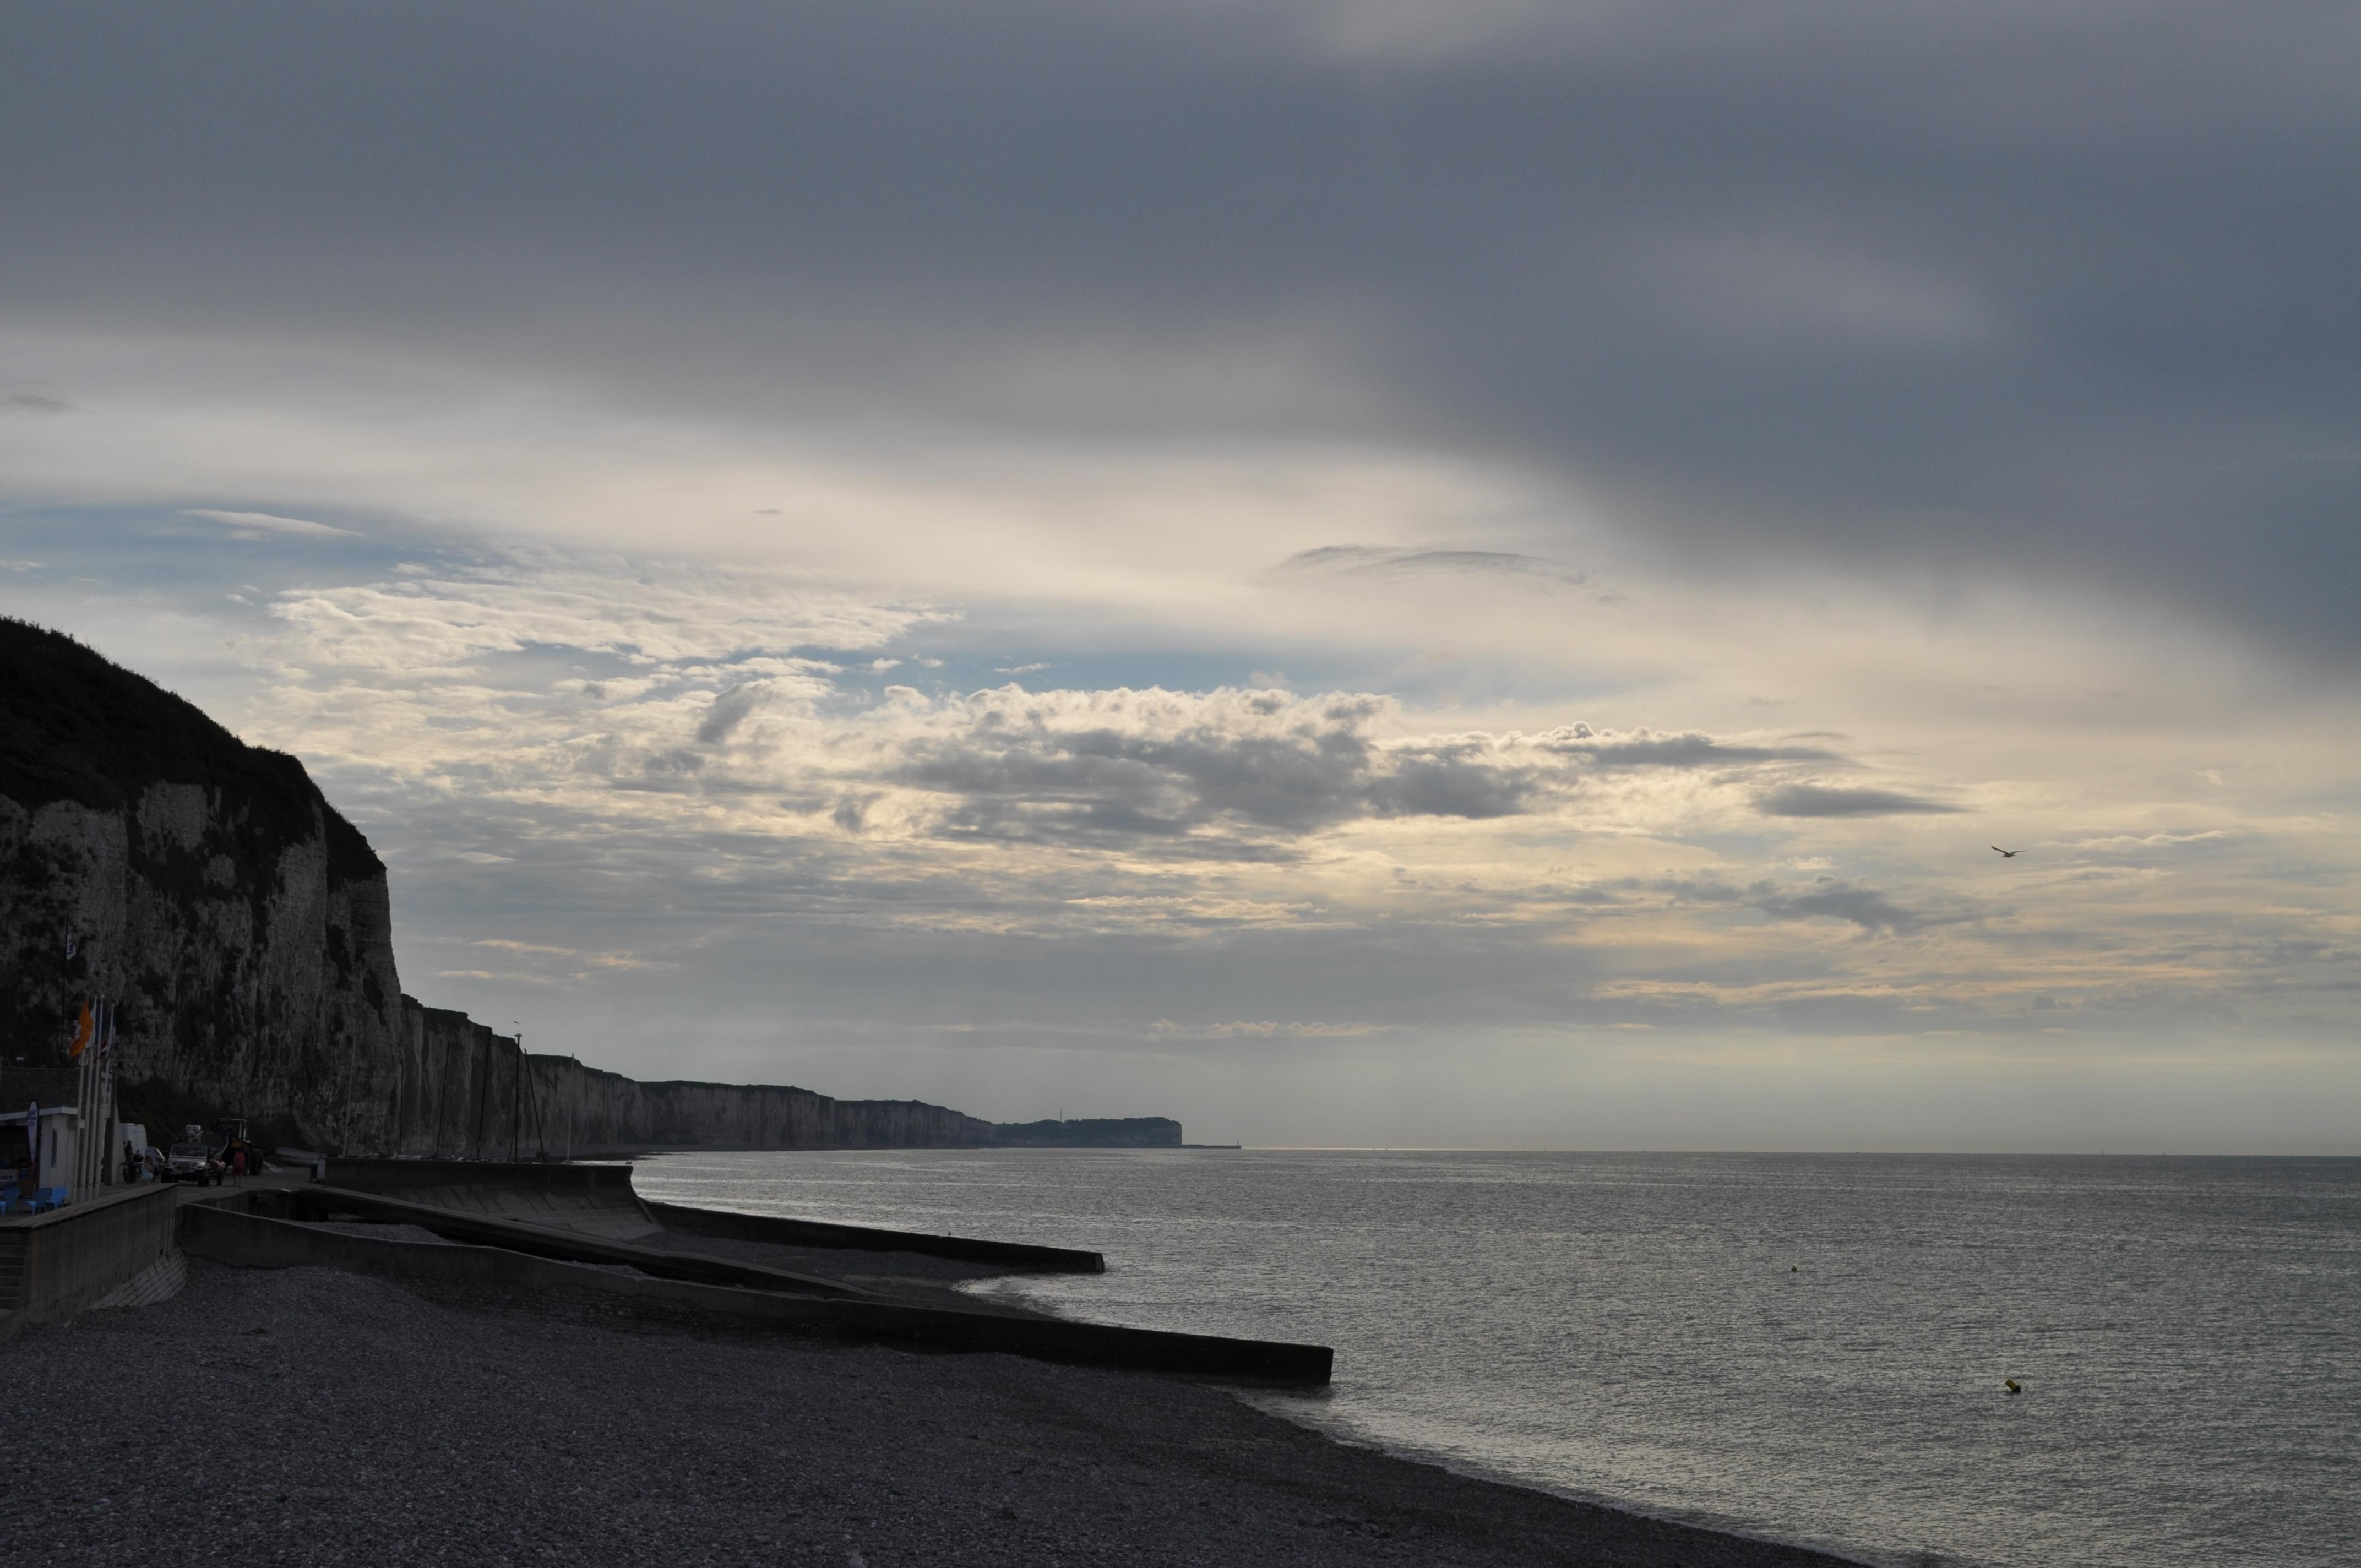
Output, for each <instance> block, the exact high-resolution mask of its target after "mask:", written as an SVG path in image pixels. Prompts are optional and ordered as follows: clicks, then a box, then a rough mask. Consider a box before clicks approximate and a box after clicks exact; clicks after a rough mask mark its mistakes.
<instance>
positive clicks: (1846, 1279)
mask: <svg viewBox="0 0 2361 1568" xmlns="http://www.w3.org/2000/svg"><path fill="white" fill-rule="evenodd" d="M638 1182H639V1186H640V1189H641V1190H642V1192H644V1193H646V1194H647V1195H648V1196H650V1197H660V1198H664V1199H668V1200H671V1201H679V1202H693V1203H701V1204H707V1205H710V1206H713V1207H717V1208H726V1209H738V1210H743V1211H747V1212H756V1213H779V1214H798V1215H804V1216H808V1217H811V1218H816V1219H830V1220H841V1221H849V1222H854V1223H870V1224H883V1225H892V1226H897V1227H902V1228H907V1229H919V1230H932V1231H950V1232H957V1233H961V1234H971V1235H983V1236H992V1237H996V1238H1000V1239H1005V1240H1010V1241H1028V1242H1042V1243H1049V1244H1051V1245H1060V1246H1082V1247H1091V1248H1095V1249H1097V1250H1099V1251H1102V1252H1104V1253H1105V1254H1106V1257H1107V1272H1106V1273H1105V1274H1104V1276H1100V1277H1082V1278H1064V1277H1060V1278H1053V1279H1028V1280H1023V1281H1006V1282H995V1283H994V1284H991V1285H988V1286H986V1287H984V1288H988V1289H993V1290H1001V1291H1006V1292H1008V1293H1010V1294H1012V1295H1016V1296H1019V1297H1022V1298H1023V1299H1027V1300H1029V1301H1033V1302H1035V1303H1037V1304H1040V1305H1043V1306H1047V1307H1049V1308H1052V1309H1054V1310H1058V1311H1059V1312H1061V1313H1063V1314H1066V1315H1069V1316H1073V1317H1082V1318H1093V1319H1097V1320H1099V1321H1105V1322H1116V1323H1131V1324H1137V1325H1140V1326H1143V1327H1149V1328H1167V1329H1184V1330H1191V1331H1194V1332H1209V1333H1231V1334H1246V1335H1252V1336H1255V1337H1257V1338H1264V1339H1288V1340H1309V1341H1315V1342H1319V1343H1326V1344H1331V1345H1334V1347H1335V1349H1336V1380H1335V1385H1334V1388H1333V1389H1332V1390H1330V1391H1329V1392H1327V1393H1326V1394H1324V1395H1320V1396H1314V1397H1293V1396H1254V1398H1256V1399H1257V1402H1258V1403H1265V1404H1268V1406H1269V1407H1270V1408H1273V1409H1279V1410H1282V1411H1283V1412H1285V1413H1287V1414H1289V1415H1291V1416H1293V1417H1294V1418H1296V1419H1298V1420H1305V1421H1309V1422H1311V1423H1312V1424H1314V1425H1317V1426H1320V1427H1322V1428H1324V1429H1326V1430H1328V1431H1334V1432H1335V1433H1337V1434H1338V1435H1341V1436H1345V1437H1348V1438H1351V1439H1355V1440H1357V1441H1361V1442H1370V1443H1374V1444H1378V1445H1380V1446H1383V1447H1386V1448H1389V1449H1392V1450H1394V1451H1396V1452H1399V1453H1410V1454H1413V1455H1416V1456H1420V1457H1425V1458H1432V1459H1437V1460H1441V1461H1443V1462H1444V1463H1447V1464H1452V1465H1454V1466H1455V1467H1457V1468H1461V1469H1466V1470H1471V1471H1476V1472H1478V1473H1482V1474H1487V1475H1497V1476H1501V1477H1505V1478H1508V1479H1511V1480H1517V1481H1521V1482H1524V1483H1527V1484H1531V1485H1535V1486H1545V1487H1549V1488H1552V1489H1554V1490H1557V1491H1561V1492H1565V1493H1571V1494H1574V1495H1576V1496H1580V1497H1592V1498H1598V1499H1603V1500H1606V1501H1610V1502H1615V1503H1620V1504H1624V1505H1627V1506H1631V1507H1634V1508H1642V1509H1644V1510H1647V1511H1649V1512H1653V1513H1659V1514H1664V1515H1668V1516H1671V1517H1675V1518H1679V1519H1690V1520H1695V1521H1697V1522H1700V1523H1706V1524H1711V1525H1717V1526H1721V1527H1724V1528H1730V1529H1736V1530H1744V1531H1748V1532H1750V1533H1754V1534H1759V1535H1770V1536H1775V1537H1778V1538H1781V1539H1784V1540H1789V1541H1806V1542H1810V1543H1813V1544H1816V1545H1820V1546H1825V1547H1829V1548H1833V1549H1835V1550H1837V1551H1839V1552H1845V1553H1847V1554H1849V1555H1851V1556H1855V1557H1859V1558H1862V1559H1864V1560H1867V1561H1870V1562H1874V1563H1894V1564H1912V1565H1916V1564H1923V1563H1930V1562H1935V1561H1939V1562H1942V1563H1981V1564H1992V1565H1995V1568H1997V1565H2001V1564H2007V1565H2010V1568H2018V1565H2024V1568H2032V1565H2035V1564H2041V1565H2045V1568H2046V1565H2053V1564H2102V1563H2103V1564H2125V1565H2126V1568H2129V1565H2135V1564H2136V1565H2138V1568H2155V1565H2158V1564H2187V1565H2189V1568H2199V1565H2207V1568H2212V1565H2216V1564H2226V1563H2258V1564H2259V1563H2269V1564H2273V1565H2277V1568H2297V1565H2301V1564H2315V1563H2317V1564H2328V1563H2339V1564H2348V1565H2349V1564H2353V1563H2361V1160H2301V1159H2274V1160H2261V1159H2257V1160H2240V1159H2115V1158H2016V1157H1982V1158H1959V1157H1885V1156H1851V1157H1847V1156H1737V1155H1587V1154H1453V1153H1413V1154H1390V1153H1371V1152H1332V1151H1319V1152H1285V1151H1268V1152H1266V1151H1261V1150H1251V1151H1245V1152H1236V1153H1233V1152H1226V1151H1213V1150H1205V1151H1198V1150H1176V1151H1160V1150H1159V1151H1112V1150H1111V1151H1096V1150H1074V1151H1062V1150H1061V1151H1043V1152H1019V1151H985V1152H962V1151H927V1152H916V1151H913V1152H894V1153H830V1154H737V1155H695V1156H668V1157H663V1158H660V1159H655V1160H652V1161H648V1162H645V1163H643V1164H642V1165H641V1167H640V1169H639V1175H638ZM2010 1377H2014V1378H2015V1379H2016V1380H2017V1381H2018V1382H2019V1383H2020V1384H2022V1385H2023V1386H2024V1389H2025V1392H2024V1393H2023V1394H2022V1395H2018V1396H2015V1397H2012V1396H2010V1395H2009V1394H2007V1393H2006V1392H2005V1391H2004V1386H2003V1380H2004V1378H2010Z"/></svg>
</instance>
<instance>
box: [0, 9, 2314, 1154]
mask: <svg viewBox="0 0 2361 1568" xmlns="http://www.w3.org/2000/svg"><path fill="white" fill-rule="evenodd" d="M2356 81H2361V11H2356V9H2355V8H2353V7H2352V6H2350V5H2331V4H2320V5H2272V4H2247V5H2236V6H2230V5H2175V4H2168V3H2161V0H2159V3H2151V4H2128V3H2126V4H2116V3H2111V0H2088V3H2083V4H2070V3H2069V4H2059V3H2058V0H2043V3H2041V4H2032V3H2029V0H2027V3H2022V4H2020V3H2017V0H1992V3H1986V4H1982V5H1969V6H1927V5H1898V4H1893V3H1891V0H1885V3H1879V4H1866V3H1863V4H1848V3H1844V0H1828V3H1820V4H1809V3H1806V4H1796V5H1786V6H1763V5H1752V4H1738V3H1734V0H1733V3H1730V4H1682V3H1679V0H1652V3H1650V4H1644V5H1642V4H1626V3H1600V4H1590V5H1583V4H1576V3H1572V0H1568V3H1565V4H1543V3H1526V0H1324V3H1323V0H1260V3H1258V4H1255V5H1244V4H1227V3H1224V0H1189V3H1185V4H1184V3H1182V0H1103V3H1102V4H1098V5H1079V4H1077V5H1066V4H1052V3H1035V0H1002V3H1001V4H998V5H989V6H968V5H906V4H902V3H900V0H858V3H853V0H844V3H841V4H821V5H796V4H787V3H780V0H770V3H765V4H759V5H758V4H699V3H693V0H675V3H673V4H668V5H662V6H655V5H598V4H589V3H577V4H571V5H542V4H533V5H520V4H512V5H500V4H486V3H484V0H468V3H467V4H465V5H459V4H449V5H441V4H433V3H426V0H402V3H401V4H399V5H375V4H365V3H358V0H354V3H347V4H340V5H334V6H321V5H269V4H254V5H240V6H236V7H214V6H204V5H171V6H156V5H112V4H107V3H104V0H76V3H75V4H71V5H14V6H10V7H8V8H7V9H6V10H5V13H0V214H5V221H0V529H5V534H0V609H5V610H6V611H7V612H10V613H15V614H20V615H25V616H28V617H30V618H32V619H35V620H40V621H43V622H46V623H48V624H50V625H54V626H59V627H61V628H63V629H65V630H70V631H72V632H74V633H75V634H76V635H78V636H81V637H82V638H83V639H85V640H86V641H90V642H92V643H93V645H95V646H96V647H98V648H99V649H100V650H102V651H103V652H106V653H108V654H109V655H110V656H112V657H115V659H117V660H119V661H121V662H123V663H127V664H129V665H130V666H131V667H133V668H135V669H137V670H138V671H140V672H141V673H143V674H148V675H150V676H152V677H154V678H156V679H157V680H159V681H160V682H162V683H163V684H165V685H168V686H170V687H172V688H173V689H175V690H178V691H180V692H181V693H182V694H183V695H185V696H190V697H191V698H192V699H193V700H196V701H198V702H199V703H201V704H203V706H205V707H207V708H208V709H209V710H211V711H212V712H214V714H215V715H217V716H218V717H220V718H222V719H223V720H224V721H225V722H226V723H228V724H230V725H231V726H232V727H233V728H234V729H237V730H238V731H239V732H240V733H241V734H243V735H244V736H245V737H246V738H247V739H248V740H254V741H256V742H258V743H262V744H267V745H271V746H276V747H281V748H284V749H286V750H288V751H293V752H295V753H297V754H298V755H300V756H301V757H302V758H303V759H304V761H305V762H306V763H307V764H308V765H309V766H310V767H311V768H312V770H313V774H314V776H315V777H317V778H318V779H319V780H320V781H321V783H322V784H323V786H324V788H325V789H326V790H327V791H328V793H329V795H330V796H331V798H333V799H334V800H335V801H336V802H337V804H338V805H339V806H342V807H343V808H344V809H345V810H346V813H347V814H348V815H349V816H351V817H353V818H354V819H355V820H356V821H357V822H358V823H359V824H360V825H361V826H362V828H364V830H365V831H367V832H368V834H369V836H370V838H371V839H372V841H373V842H375V843H376V844H377V845H378V846H379V849H380V850H381V851H382V852H383V853H384V854H385V856H386V858H387V860H388V861H389V863H390V866H391V867H392V874H393V895H394V908H395V915H396V920H397V938H398V953H399V959H400V962H401V973H402V977H403V980H404V982H405V985H406V987H407V989H409V990H410V991H411V992H412V993H413V994H415V995H417V996H419V997H420V998H422V999H423V1000H424V1001H427V1002H429V1003H435V1004H439V1005H446V1006H457V1007H462V1008H466V1009H467V1010H468V1011H470V1012H472V1013H474V1014H476V1015H477V1016H478V1017H480V1018H483V1019H486V1020H488V1021H490V1022H493V1023H495V1024H496V1025H500V1026H501V1027H502V1028H503V1029H505V1028H506V1027H507V1026H508V1025H509V1024H510V1022H511V1020H514V1021H515V1022H516V1023H518V1024H519V1025H522V1029H523V1031H524V1034H525V1037H526V1042H527V1045H528V1047H531V1048H533V1049H545V1050H561V1051H570V1052H573V1053H575V1054H577V1055H578V1056H580V1057H582V1058H584V1059H585V1060H587V1061H589V1062H593V1063H596V1064H598V1065H600V1066H605V1067H611V1068H615V1069H620V1070H623V1071H627V1072H631V1073H633V1074H636V1075H639V1076H642V1077H705V1078H720V1079H730V1080H772V1081H792V1082H797V1083H802V1084H805V1085H807V1086H808V1087H811V1088H815V1089H818V1090H821V1091H826V1092H829V1093H833V1094H837V1095H840V1096H846V1097H861V1096H884V1095H892V1096H913V1097H918V1098H924V1099H928V1100H933V1101H939V1102H949V1103H952V1104H955V1105H958V1106H960V1107H961V1108H962V1109H965V1110H968V1111H971V1112H973V1113H978V1114H982V1115H986V1116H991V1117H994V1118H999V1119H1027V1118H1032V1117H1036V1116H1042V1115H1051V1114H1057V1113H1060V1112H1063V1113H1067V1114H1071V1115H1122V1114H1147V1113H1163V1114H1170V1115H1175V1116H1179V1117H1181V1118H1182V1119H1183V1120H1184V1121H1185V1122H1186V1123H1187V1124H1188V1127H1189V1131H1190V1135H1191V1137H1195V1138H1201V1139H1207V1140H1220V1141H1229V1140H1232V1139H1241V1138H1242V1139H1244V1140H1246V1141H1247V1142H1249V1143H1259V1144H1281V1143H1320V1144H1356V1145H1361V1144H1392V1145H1404V1144H1451V1145H1492V1146H1614V1147H1629V1146H1650V1147H1743V1148H1795V1147H1806V1148H1809V1147H1839V1148H1855V1147H1858V1148H1910V1147H1927V1148H1994V1149H2000V1148H2059V1149H2086V1148H2087V1149H2098V1148H2113V1149H2117V1150H2122V1149H2126V1148H2139V1149H2162V1148H2170V1149H2183V1150H2191V1151H2212V1150H2258V1151H2259V1150H2283V1149H2311V1150H2323V1151H2339V1152H2361V883H2356V872H2361V852H2356V840H2355V834H2354V828H2355V813H2356V806H2361V679H2356V675H2361V612H2356V609H2355V604H2354V599H2355V589H2356V585H2361V289H2356V286H2355V278H2356V262H2355V258H2356V256H2361V199H2357V198H2356V192H2361V93H2356V92H2355V90H2354V83H2355V82H2356ZM1995 844H1997V845H2000V846H2004V847H2005V848H2008V849H2012V850H2022V853H2021V854H2020V855H2018V856H2017V858H2015V859H2014V860H2006V861H2004V860H2003V859H2002V857H2001V856H1999V855H1998V854H1996V853H1994V852H1993V850H1992V849H1991V848H1990V847H1989V846H1992V845H1995Z"/></svg>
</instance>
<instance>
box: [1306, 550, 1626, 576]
mask: <svg viewBox="0 0 2361 1568" xmlns="http://www.w3.org/2000/svg"><path fill="white" fill-rule="evenodd" d="M1279 570H1280V571H1281V572H1289V573H1295V572H1321V573H1333V574H1336V575H1341V576H1412V575H1416V574H1422V573H1436V572H1455V573H1467V572H1475V573H1490V574H1495V575H1499V576H1516V577H1542V578H1546V579H1549V580H1552V581H1555V582H1561V583H1582V582H1586V581H1587V580H1588V579H1587V577H1586V576H1584V575H1583V574H1582V573H1580V572H1577V571H1576V570H1575V569H1574V568H1573V567H1571V566H1568V565H1565V563H1564V562H1561V561H1553V560H1550V559H1548V558H1546V557H1545V556H1541V555H1521V554H1516V553H1514V552H1512V551H1506V550H1410V549H1389V548H1385V547H1382V546H1378V545H1372V544H1327V545H1323V546H1322V547H1321V548H1319V549H1317V550H1301V551H1298V552H1297V553H1296V554H1292V555H1290V556H1289V557H1288V558H1287V559H1286V560H1285V561H1282V562H1280V563H1279Z"/></svg>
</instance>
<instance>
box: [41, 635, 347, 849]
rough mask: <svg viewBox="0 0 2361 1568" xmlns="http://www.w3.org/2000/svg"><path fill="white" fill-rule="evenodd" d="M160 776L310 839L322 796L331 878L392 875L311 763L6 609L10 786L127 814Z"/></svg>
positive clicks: (285, 837) (284, 836) (293, 839)
mask: <svg viewBox="0 0 2361 1568" xmlns="http://www.w3.org/2000/svg"><path fill="white" fill-rule="evenodd" d="M149 784H203V785H205V786H206V787H208V788H210V789H214V790H218V791H220V792H221V795H222V799H223V802H224V804H225V806H229V807H230V808H231V809H232V810H243V811H244V812H245V813H246V815H247V820H248V822H249V823H250V825H251V826H252V827H253V828H258V829H260V830H262V831H263V832H265V833H267V834H269V835H270V836H271V837H272V838H274V839H278V840H279V841H280V842H281V843H299V842H301V841H302V840H304V839H309V838H311V837H312V831H313V829H312V821H313V817H312V809H313V806H314V805H316V806H318V808H319V810H320V812H321V818H322V820H323V821H324V823H325V824H326V828H327V835H328V875H329V877H330V879H331V880H332V881H335V882H349V881H357V880H359V879H362V878H365V877H373V876H381V875H383V874H384V872H385V863H384V862H383V861H379V859H378V858H377V851H376V850H372V849H370V848H369V846H368V839H364V838H362V837H361V834H360V830H359V829H358V828H355V827H354V826H353V825H352V824H351V823H349V822H346V820H345V819H344V817H341V816H339V815H338V814H337V812H336V808H335V806H330V805H329V804H328V803H327V800H326V799H325V797H324V796H323V795H321V794H320V791H319V788H318V786H317V785H315V784H313V782H312V776H311V775H310V774H309V773H305V772H304V771H303V764H302V762H298V761H296V760H295V759H294V758H293V757H291V756H289V755H288V754H287V753H286V752H284V751H266V750H264V749H263V748H262V747H259V746H249V745H247V743H246V742H245V741H243V740H239V739H238V738H237V737H236V736H235V735H233V734H231V733H230V732H229V731H228V730H226V729H223V728H222V727H221V726H220V725H218V724H216V723H214V721H213V720H212V719H211V718H206V717H205V715H204V713H203V710H202V709H200V708H198V707H196V706H195V705H194V704H193V703H190V702H186V701H183V700H182V699H181V698H180V697H177V696H173V695H172V694H171V693H170V692H168V691H166V690H165V689H164V688H163V687H161V686H159V685H157V684H156V683H155V682H153V681H151V680H148V679H147V678H146V677H144V676H141V675H136V674H132V673H131V672H130V671H129V670H126V669H125V668H123V667H122V666H121V665H119V664H115V663H110V662H109V661H108V660H106V659H104V658H103V657H102V656H100V655H99V654H98V653H96V652H93V651H92V650H91V649H89V648H85V647H84V646H82V644H81V643H79V642H77V641H74V640H73V639H72V638H71V637H69V636H67V635H66V634H65V633H64V632H62V631H51V630H49V629H48V628H46V627H40V626H35V625H34V624H32V623H31V622H30V621H26V620H14V619H12V618H9V617H6V616H0V795H7V796H9V797H10V798H12V799H14V800H16V802H18V803H19V804H21V805H24V806H46V805H49V803H50V802H52V801H60V800H71V801H76V802H79V803H80V804H82V805H83V806H93V807H95V808H97V809H98V810H101V811H117V810H121V809H122V808H124V807H125V806H130V805H133V804H134V803H136V802H137V800H138V798H139V796H140V795H141V793H142V792H144V791H145V790H146V789H147V787H148V785H149Z"/></svg>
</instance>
